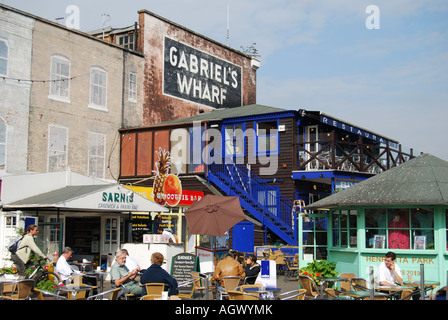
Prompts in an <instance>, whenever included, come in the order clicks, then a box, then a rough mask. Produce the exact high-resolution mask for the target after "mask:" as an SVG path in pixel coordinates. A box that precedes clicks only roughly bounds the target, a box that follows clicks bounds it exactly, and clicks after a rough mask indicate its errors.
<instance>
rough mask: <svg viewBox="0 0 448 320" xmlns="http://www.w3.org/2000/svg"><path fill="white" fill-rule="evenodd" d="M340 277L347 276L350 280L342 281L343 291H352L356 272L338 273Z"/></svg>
mask: <svg viewBox="0 0 448 320" xmlns="http://www.w3.org/2000/svg"><path fill="white" fill-rule="evenodd" d="M338 277H339V278H346V279H348V281H341V291H351V290H352V284H351V283H352V279H353V278H356V274H354V273H349V272H344V273H341V274H339V275H338Z"/></svg>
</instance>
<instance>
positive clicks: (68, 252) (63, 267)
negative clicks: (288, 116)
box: [56, 247, 82, 283]
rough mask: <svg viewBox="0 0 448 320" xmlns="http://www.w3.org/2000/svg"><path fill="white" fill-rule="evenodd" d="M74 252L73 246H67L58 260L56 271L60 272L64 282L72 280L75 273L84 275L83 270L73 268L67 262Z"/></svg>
mask: <svg viewBox="0 0 448 320" xmlns="http://www.w3.org/2000/svg"><path fill="white" fill-rule="evenodd" d="M72 254H73V250H72V248H70V247H65V248H64V252H63V253H62V254H61V256H60V257H59V259H58V262H56V272H58V273H59V275H60V276H61V281H62V282H64V283H66V282H68V283H70V282H71V280H72V274H73V273H75V274H79V275H82V273H81V272H79V271H77V270H73V269H72V268H71V267H70V265H69V264H68V262H67V260H68V259H70V258H71V257H72ZM67 280H69V281H67Z"/></svg>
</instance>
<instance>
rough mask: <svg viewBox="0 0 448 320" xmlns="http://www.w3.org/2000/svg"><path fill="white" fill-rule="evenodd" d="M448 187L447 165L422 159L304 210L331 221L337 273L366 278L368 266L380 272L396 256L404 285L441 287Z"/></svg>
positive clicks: (447, 255)
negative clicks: (392, 254)
mask: <svg viewBox="0 0 448 320" xmlns="http://www.w3.org/2000/svg"><path fill="white" fill-rule="evenodd" d="M447 182H448V162H445V161H443V160H441V159H438V158H436V157H434V156H431V155H428V154H423V155H421V156H419V157H417V158H415V159H412V160H410V161H408V162H406V163H404V164H402V165H400V166H398V167H396V168H394V169H391V170H388V171H385V172H383V173H381V174H379V175H377V176H375V177H372V178H370V179H368V180H365V181H363V182H360V183H358V184H356V185H354V186H352V187H350V188H348V189H346V190H344V191H341V192H338V193H336V194H334V195H332V196H329V197H327V198H324V199H322V200H319V201H317V202H315V203H313V204H311V205H309V206H307V207H306V209H311V210H322V211H325V212H326V213H321V214H322V215H325V216H326V217H327V220H328V230H327V242H328V244H329V245H328V258H327V259H328V260H329V261H331V262H334V263H336V270H337V271H338V272H350V273H355V274H356V275H357V276H359V277H363V278H366V279H368V277H369V270H370V267H372V266H373V267H374V270H375V271H376V268H377V267H378V265H379V264H380V263H381V262H382V261H383V260H384V259H385V254H386V253H387V252H388V251H392V252H395V254H396V255H397V260H396V263H397V264H398V265H399V266H400V269H401V273H402V274H401V276H402V278H403V280H404V281H405V282H413V281H419V280H420V277H424V281H427V282H434V283H438V284H439V285H440V286H441V287H443V286H444V285H446V281H447V278H446V276H447V275H446V270H447V267H448V246H447V243H448V203H447V200H446V199H448V197H447V194H446V190H444V188H443V185H446V183H447ZM441 186H442V187H441ZM322 211H321V212H322ZM315 212H317V211H315ZM312 215H313V214H310V216H312ZM375 271H374V272H375ZM422 272H423V274H422Z"/></svg>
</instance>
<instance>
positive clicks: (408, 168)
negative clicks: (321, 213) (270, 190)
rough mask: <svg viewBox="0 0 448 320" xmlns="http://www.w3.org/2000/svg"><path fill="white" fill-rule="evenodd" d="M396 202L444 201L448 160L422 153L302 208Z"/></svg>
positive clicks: (446, 201)
mask: <svg viewBox="0 0 448 320" xmlns="http://www.w3.org/2000/svg"><path fill="white" fill-rule="evenodd" d="M398 205H405V206H406V205H409V206H421V205H432V206H434V205H448V162H446V161H444V160H441V159H439V158H437V157H435V156H433V155H430V154H422V155H421V156H419V157H416V158H414V159H412V160H409V161H407V162H405V163H403V164H401V165H399V166H397V167H395V168H392V169H390V170H387V171H384V172H382V173H380V174H378V175H376V176H374V177H372V178H369V179H367V180H364V181H362V182H360V183H358V184H356V185H354V186H352V187H350V188H348V189H345V190H343V191H340V192H338V193H336V194H333V195H331V196H328V197H326V198H324V199H322V200H319V201H316V202H315V203H313V204H311V205H309V206H307V207H306V209H310V210H316V209H330V208H338V207H355V206H361V207H363V206H366V207H367V206H398Z"/></svg>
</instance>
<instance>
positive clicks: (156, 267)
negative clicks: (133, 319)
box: [140, 252, 178, 296]
mask: <svg viewBox="0 0 448 320" xmlns="http://www.w3.org/2000/svg"><path fill="white" fill-rule="evenodd" d="M162 263H163V255H162V254H161V253H160V252H154V253H153V254H152V255H151V266H150V267H149V268H148V269H146V271H145V272H144V273H143V275H142V276H141V278H140V283H141V284H142V285H143V288H142V289H143V290H142V296H144V295H146V286H145V284H147V283H164V284H165V291H166V290H167V289H168V295H170V296H171V295H176V294H178V291H177V287H178V284H177V281H176V279H174V278H173V277H172V276H170V274H169V273H168V272H166V271H165V270H164V269H162ZM167 287H168V288H167Z"/></svg>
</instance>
